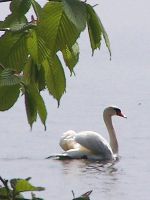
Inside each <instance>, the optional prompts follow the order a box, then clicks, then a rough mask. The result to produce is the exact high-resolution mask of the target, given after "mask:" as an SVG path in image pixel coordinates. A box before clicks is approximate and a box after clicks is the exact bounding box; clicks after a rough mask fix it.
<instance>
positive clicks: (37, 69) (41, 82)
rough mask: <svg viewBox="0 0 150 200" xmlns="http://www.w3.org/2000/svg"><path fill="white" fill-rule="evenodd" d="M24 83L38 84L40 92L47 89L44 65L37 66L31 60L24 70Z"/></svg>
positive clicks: (30, 59)
mask: <svg viewBox="0 0 150 200" xmlns="http://www.w3.org/2000/svg"><path fill="white" fill-rule="evenodd" d="M23 82H24V83H25V84H26V85H30V84H37V86H38V89H39V91H41V90H43V89H45V72H44V69H43V67H42V65H37V64H36V63H35V62H34V61H33V60H32V58H29V60H28V62H27V63H26V64H25V66H24V69H23Z"/></svg>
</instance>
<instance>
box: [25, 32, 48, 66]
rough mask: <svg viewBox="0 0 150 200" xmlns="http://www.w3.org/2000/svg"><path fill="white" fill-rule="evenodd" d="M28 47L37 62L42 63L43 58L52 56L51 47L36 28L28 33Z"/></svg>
mask: <svg viewBox="0 0 150 200" xmlns="http://www.w3.org/2000/svg"><path fill="white" fill-rule="evenodd" d="M27 48H28V51H29V54H30V55H31V57H32V59H33V60H34V62H35V63H36V64H41V63H42V62H43V60H45V59H46V58H49V57H50V51H49V49H48V48H47V47H46V44H45V42H44V40H43V39H42V38H41V37H40V36H39V35H37V32H36V31H35V30H32V31H30V32H29V34H28V38H27Z"/></svg>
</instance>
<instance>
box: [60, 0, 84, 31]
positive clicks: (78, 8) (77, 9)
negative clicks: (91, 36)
mask: <svg viewBox="0 0 150 200" xmlns="http://www.w3.org/2000/svg"><path fill="white" fill-rule="evenodd" d="M62 2H63V5H64V11H65V13H66V15H67V17H68V19H69V20H70V21H71V22H72V23H73V24H74V25H75V26H76V28H77V29H78V30H79V32H81V31H83V30H84V29H85V27H86V20H87V13H86V7H85V4H84V3H83V2H81V1H79V0H73V1H72V0H62Z"/></svg>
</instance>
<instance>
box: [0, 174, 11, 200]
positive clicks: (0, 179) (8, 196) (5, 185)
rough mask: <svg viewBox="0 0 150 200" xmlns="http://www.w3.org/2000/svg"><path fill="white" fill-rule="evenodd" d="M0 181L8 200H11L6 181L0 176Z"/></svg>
mask: <svg viewBox="0 0 150 200" xmlns="http://www.w3.org/2000/svg"><path fill="white" fill-rule="evenodd" d="M0 181H1V182H2V183H3V185H4V187H5V188H6V191H7V198H8V200H11V193H10V189H9V187H8V180H5V179H3V178H2V177H1V176H0Z"/></svg>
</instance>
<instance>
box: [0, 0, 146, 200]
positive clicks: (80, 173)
mask: <svg viewBox="0 0 150 200" xmlns="http://www.w3.org/2000/svg"><path fill="white" fill-rule="evenodd" d="M39 2H41V3H42V4H43V3H44V2H45V1H39ZM88 2H89V3H90V4H93V5H94V4H96V3H99V6H96V7H95V9H96V11H97V13H98V15H99V16H100V18H101V20H102V22H103V24H104V27H105V29H106V30H107V33H108V35H109V38H110V41H111V49H112V60H111V61H110V60H109V54H108V51H107V49H106V47H105V45H104V43H102V47H101V50H100V51H96V52H95V55H94V57H91V50H90V46H89V40H88V36H87V33H86V32H85V33H83V34H82V35H81V37H80V39H79V44H80V52H81V53H80V61H79V63H78V65H77V66H76V68H75V72H76V76H73V77H71V78H70V75H69V71H68V70H67V69H66V73H67V93H66V94H65V95H64V96H63V98H62V101H61V106H60V108H59V109H58V108H57V103H56V101H55V100H54V99H53V98H52V97H49V96H48V95H47V93H46V92H44V93H43V95H44V98H45V101H46V105H47V109H48V120H47V131H46V132H44V128H43V127H42V125H41V124H40V122H39V121H38V122H37V124H35V125H34V127H33V130H32V132H31V131H30V128H29V126H28V124H27V120H26V114H25V109H24V102H23V97H21V98H20V101H19V102H17V104H16V105H15V106H14V107H13V108H12V109H11V110H9V111H8V112H5V113H0V120H1V134H0V142H1V145H0V158H1V159H0V166H1V167H0V174H1V175H2V176H3V177H4V178H14V177H22V178H26V177H28V176H31V177H33V179H32V182H33V183H34V184H35V185H41V186H45V187H46V188H47V190H46V191H45V192H43V193H42V194H41V196H42V197H45V198H46V199H52V198H53V199H58V198H59V199H61V200H65V199H68V200H69V199H71V197H72V196H71V190H72V189H73V190H74V191H75V193H77V194H82V193H84V192H86V191H87V190H90V189H93V194H92V199H94V200H98V199H100V198H101V199H105V200H107V199H109V200H116V199H122V200H125V199H128V200H133V199H140V200H148V199H149V195H150V191H149V185H150V169H149V165H150V158H149V152H150V145H149V141H150V136H149V134H150V123H149V121H150V84H149V82H150V66H149V64H150V56H149V54H150V39H149V35H150V23H149V19H150V11H149V8H150V2H149V1H148V0H143V1H141V0H132V1H130V0H126V1H121V0H113V1H108V0H104V1H100V2H99V1H96V0H95V1H88ZM7 5H8V4H7V3H1V4H0V13H1V14H0V19H3V18H4V16H6V15H7V13H8V6H7ZM112 104H113V105H114V104H115V105H118V106H119V107H120V108H122V111H123V112H124V113H125V114H126V115H127V116H128V119H127V120H123V119H119V118H115V119H114V125H115V127H116V131H117V132H118V134H117V136H118V140H119V145H120V155H121V157H122V159H121V161H120V162H119V163H117V164H116V165H115V166H114V168H107V167H106V168H103V167H100V166H99V165H98V164H96V163H95V164H94V163H87V162H83V161H72V162H59V161H53V160H43V158H44V157H46V156H48V155H50V154H53V153H57V152H61V149H60V147H59V145H58V143H59V138H60V136H61V134H62V133H63V132H64V131H66V130H68V129H75V130H77V131H79V130H94V131H98V132H101V133H102V134H103V135H104V136H105V137H107V135H106V134H107V132H106V129H105V126H104V124H103V120H102V112H103V109H104V108H105V107H106V106H108V105H112ZM60 192H63V193H62V194H61V197H59V193H60Z"/></svg>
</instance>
